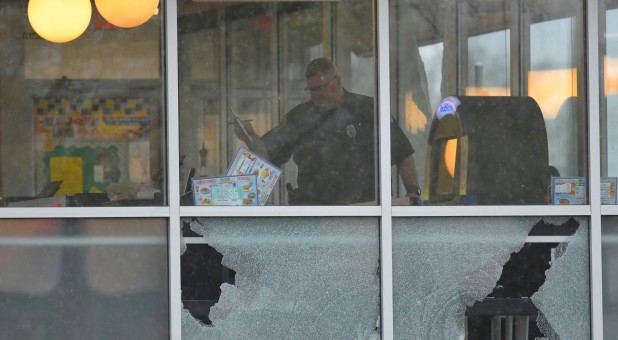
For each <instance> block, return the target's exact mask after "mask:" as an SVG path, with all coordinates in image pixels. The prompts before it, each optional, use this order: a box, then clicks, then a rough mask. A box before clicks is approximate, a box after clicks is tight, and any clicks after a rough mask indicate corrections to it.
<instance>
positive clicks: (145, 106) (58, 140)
mask: <svg viewBox="0 0 618 340" xmlns="http://www.w3.org/2000/svg"><path fill="white" fill-rule="evenodd" d="M153 105H154V103H153V102H152V99H149V98H127V97H117V98H72V97H35V98H34V99H33V116H34V132H35V140H36V143H35V148H36V157H37V161H36V164H37V169H36V187H37V189H40V188H41V187H44V186H45V185H46V184H47V183H49V182H50V181H57V180H62V181H63V184H62V186H61V188H60V190H59V191H58V192H57V194H56V195H73V194H77V193H86V192H90V193H100V192H105V188H106V187H107V186H108V185H109V184H110V183H116V182H120V181H131V182H137V183H139V182H144V181H147V180H150V134H151V129H152V121H151V119H152V118H151V117H152V116H151V111H152V108H153Z"/></svg>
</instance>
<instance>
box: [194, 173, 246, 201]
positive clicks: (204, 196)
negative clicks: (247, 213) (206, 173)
mask: <svg viewBox="0 0 618 340" xmlns="http://www.w3.org/2000/svg"><path fill="white" fill-rule="evenodd" d="M192 182H193V200H194V203H195V205H213V206H251V205H258V195H257V181H256V177H255V175H244V176H222V177H207V178H194V179H193V180H192Z"/></svg>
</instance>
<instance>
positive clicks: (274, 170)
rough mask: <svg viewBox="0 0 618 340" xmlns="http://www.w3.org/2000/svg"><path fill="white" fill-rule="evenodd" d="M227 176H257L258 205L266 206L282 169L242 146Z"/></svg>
mask: <svg viewBox="0 0 618 340" xmlns="http://www.w3.org/2000/svg"><path fill="white" fill-rule="evenodd" d="M227 175H228V176H238V175H255V176H256V180H257V195H258V203H259V205H266V202H267V201H268V197H269V196H270V194H271V193H272V191H273V189H274V187H275V185H276V184H277V181H278V180H279V178H280V177H281V169H279V168H278V167H276V166H274V165H272V164H271V163H270V162H268V161H267V160H265V159H264V158H262V157H260V156H258V155H257V154H255V153H253V152H251V151H250V150H249V149H247V148H245V147H243V146H241V147H240V148H239V149H238V151H237V152H236V156H234V160H233V161H232V164H230V167H229V168H228V170H227Z"/></svg>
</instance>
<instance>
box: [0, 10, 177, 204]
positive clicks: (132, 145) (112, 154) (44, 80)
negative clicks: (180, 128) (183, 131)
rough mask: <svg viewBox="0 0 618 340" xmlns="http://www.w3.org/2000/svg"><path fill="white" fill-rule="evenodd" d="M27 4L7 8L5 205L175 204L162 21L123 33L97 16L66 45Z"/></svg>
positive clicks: (2, 80)
mask: <svg viewBox="0 0 618 340" xmlns="http://www.w3.org/2000/svg"><path fill="white" fill-rule="evenodd" d="M63 4H64V5H65V6H70V5H71V2H70V1H69V2H64V3H63ZM93 6H94V5H93ZM26 7H27V6H26V5H25V4H24V3H20V2H6V1H5V2H2V4H0V21H1V22H3V23H5V25H2V27H0V41H1V43H0V44H1V47H2V50H3V51H7V53H4V54H3V55H2V56H0V65H1V66H0V69H1V72H0V103H1V104H0V112H2V114H1V117H0V118H1V120H2V127H3V128H2V133H1V136H2V138H1V140H0V144H1V145H2V150H3V152H2V159H1V161H0V163H1V164H2V169H1V170H2V171H1V173H0V174H1V176H0V197H1V198H0V206H2V207H6V206H11V207H18V206H35V207H39V206H135V205H163V204H165V202H164V198H163V197H164V196H165V195H164V194H163V191H164V190H163V188H164V187H165V186H166V184H165V180H164V175H163V171H162V169H163V168H164V166H163V164H165V160H164V151H163V150H164V145H163V128H162V124H163V123H162V122H163V121H164V120H163V119H162V118H161V117H162V116H163V106H162V103H163V99H162V93H163V91H162V87H163V79H162V74H161V57H160V56H161V50H162V45H161V19H162V16H161V15H155V16H153V17H152V18H150V19H149V20H148V21H147V22H145V23H144V24H142V25H140V26H139V27H135V28H130V29H120V28H118V27H115V26H113V25H111V24H109V23H107V22H106V21H105V20H104V19H102V17H101V16H100V15H99V14H96V13H95V14H93V15H92V19H91V20H90V21H89V22H90V24H89V25H87V26H88V27H87V28H86V30H85V32H84V33H83V34H82V35H81V36H80V37H79V38H77V39H75V40H72V41H69V42H66V43H62V44H59V43H53V42H50V41H48V40H45V39H42V38H41V37H39V36H38V35H37V34H36V33H35V31H34V30H33V28H32V27H31V25H30V23H29V22H28V20H26V19H24V18H26V17H25V14H26ZM66 11H70V10H69V9H66ZM150 14H152V13H150ZM15 32H23V35H21V34H20V35H19V37H17V36H16V35H15Z"/></svg>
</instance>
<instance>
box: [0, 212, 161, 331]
mask: <svg viewBox="0 0 618 340" xmlns="http://www.w3.org/2000/svg"><path fill="white" fill-rule="evenodd" d="M0 272H1V273H2V275H1V277H2V279H1V280H0V301H2V303H0V306H1V308H2V312H0V325H1V327H0V337H1V338H3V339H58V340H60V339H128V338H130V339H168V338H169V326H168V324H169V323H168V320H169V303H168V266H167V224H166V221H165V220H162V219H139V220H138V219H56V220H49V219H24V220H13V219H3V220H0Z"/></svg>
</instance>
